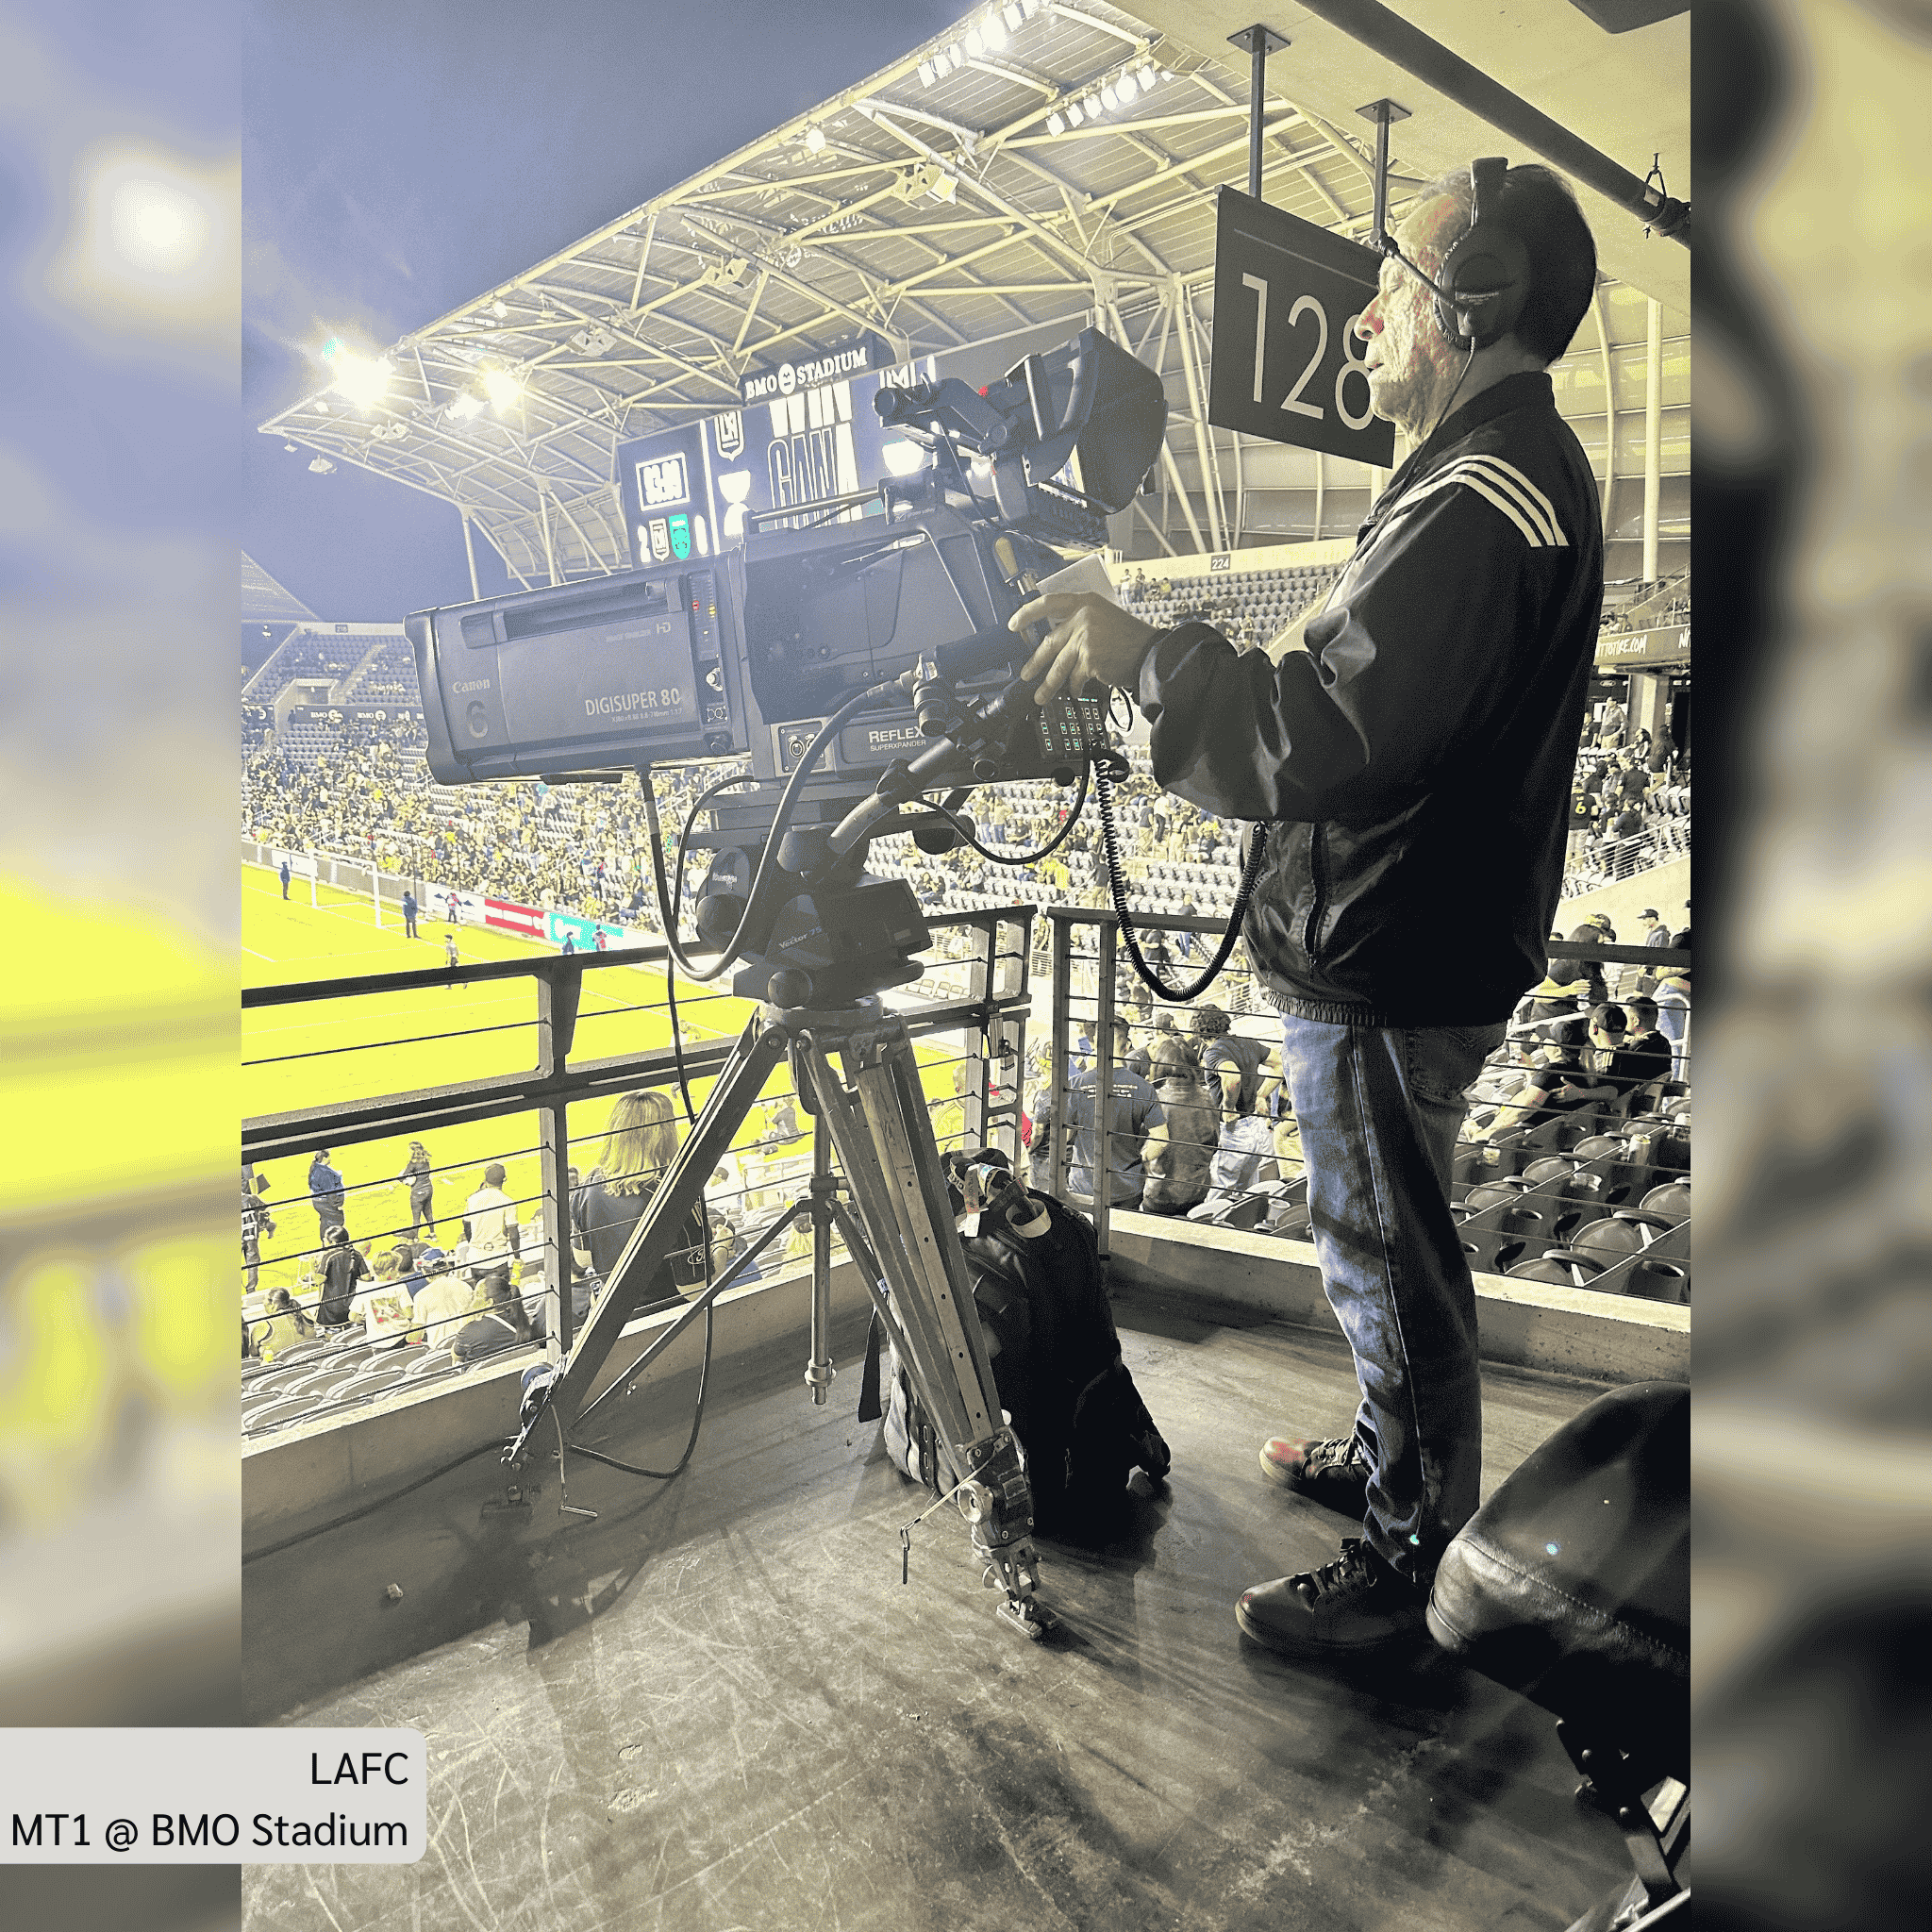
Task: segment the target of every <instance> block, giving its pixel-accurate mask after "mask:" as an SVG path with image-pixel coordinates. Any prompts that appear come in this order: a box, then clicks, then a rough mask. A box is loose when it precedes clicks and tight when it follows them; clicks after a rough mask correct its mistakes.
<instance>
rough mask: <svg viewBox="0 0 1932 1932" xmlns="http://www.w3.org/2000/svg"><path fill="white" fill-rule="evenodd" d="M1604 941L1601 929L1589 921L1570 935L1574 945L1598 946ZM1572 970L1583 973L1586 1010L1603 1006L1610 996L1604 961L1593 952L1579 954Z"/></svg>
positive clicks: (1573, 961) (1573, 962)
mask: <svg viewBox="0 0 1932 1932" xmlns="http://www.w3.org/2000/svg"><path fill="white" fill-rule="evenodd" d="M1603 942H1604V936H1603V933H1602V931H1601V929H1600V928H1599V927H1597V926H1596V925H1593V924H1590V923H1589V922H1587V921H1586V922H1585V924H1582V925H1579V926H1578V927H1577V928H1576V930H1575V931H1574V932H1573V933H1572V934H1571V935H1570V943H1571V944H1572V945H1573V946H1588V947H1596V946H1601V945H1602V944H1603ZM1570 970H1571V972H1572V974H1578V975H1581V977H1582V979H1583V1005H1584V1008H1585V1009H1586V1010H1588V1009H1589V1008H1593V1007H1600V1006H1602V1005H1603V1003H1604V1002H1605V1001H1606V1000H1607V999H1608V998H1609V996H1610V994H1609V988H1608V987H1607V985H1606V984H1605V981H1604V967H1603V961H1602V960H1601V959H1599V958H1595V957H1594V956H1593V954H1592V953H1590V952H1585V953H1580V954H1578V955H1577V956H1576V957H1575V958H1574V959H1573V960H1572V962H1571V969H1570Z"/></svg>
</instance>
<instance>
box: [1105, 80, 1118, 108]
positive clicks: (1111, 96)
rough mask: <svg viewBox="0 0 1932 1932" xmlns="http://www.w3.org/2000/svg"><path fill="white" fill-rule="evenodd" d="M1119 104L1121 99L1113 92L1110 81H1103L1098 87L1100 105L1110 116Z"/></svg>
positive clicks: (1112, 85)
mask: <svg viewBox="0 0 1932 1932" xmlns="http://www.w3.org/2000/svg"><path fill="white" fill-rule="evenodd" d="M1120 104H1121V97H1120V95H1119V93H1118V92H1115V89H1114V84H1113V82H1112V81H1110V80H1108V81H1103V82H1102V83H1101V87H1100V105H1101V106H1102V107H1103V108H1106V109H1107V111H1108V113H1109V114H1111V113H1112V112H1113V111H1114V109H1115V108H1118V107H1119V106H1120Z"/></svg>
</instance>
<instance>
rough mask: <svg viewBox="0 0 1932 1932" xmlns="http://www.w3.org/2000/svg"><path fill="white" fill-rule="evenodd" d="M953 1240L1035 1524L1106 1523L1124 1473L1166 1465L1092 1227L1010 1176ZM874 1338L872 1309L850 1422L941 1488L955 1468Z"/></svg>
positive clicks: (1087, 1526) (1073, 1531) (1059, 1530)
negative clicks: (975, 1221)
mask: <svg viewBox="0 0 1932 1932" xmlns="http://www.w3.org/2000/svg"><path fill="white" fill-rule="evenodd" d="M1015 1213H1017V1215H1018V1224H1017V1225H1016V1224H1015V1220H1014V1215H1015ZM962 1245H963V1247H964V1249H965V1252H966V1265H967V1270H968V1273H969V1275H970V1277H971V1279H972V1283H973V1298H974V1303H975V1304H976V1305H977V1307H978V1309H979V1324H980V1329H981V1332H982V1333H983V1334H984V1335H985V1337H986V1341H987V1346H988V1348H989V1350H990V1351H991V1355H992V1372H993V1380H994V1382H995V1383H996V1384H997V1385H998V1388H999V1396H1000V1406H1001V1407H1002V1408H1004V1409H1005V1410H1006V1412H1007V1414H1008V1417H1009V1418H1010V1419H1011V1423H1012V1427H1013V1431H1014V1433H1015V1434H1016V1435H1017V1436H1018V1437H1019V1439H1020V1442H1021V1446H1022V1447H1023V1449H1024V1451H1025V1456H1026V1473H1027V1477H1028V1480H1029V1482H1030V1484H1031V1486H1032V1491H1033V1510H1034V1520H1035V1524H1036V1527H1037V1528H1038V1529H1039V1531H1040V1532H1041V1534H1042V1535H1047V1536H1062V1537H1065V1536H1079V1535H1081V1534H1082V1533H1084V1532H1087V1531H1090V1530H1091V1531H1098V1530H1104V1529H1106V1528H1107V1527H1108V1525H1109V1524H1111V1522H1112V1521H1113V1520H1114V1519H1115V1518H1116V1517H1117V1516H1118V1514H1119V1511H1120V1508H1121V1506H1122V1504H1123V1503H1124V1499H1125V1492H1126V1483H1127V1478H1128V1476H1129V1475H1130V1474H1132V1473H1133V1471H1134V1470H1135V1469H1137V1468H1138V1469H1141V1470H1144V1471H1145V1472H1146V1473H1147V1474H1148V1475H1149V1477H1151V1478H1152V1479H1153V1480H1154V1481H1156V1482H1158V1481H1160V1480H1161V1479H1162V1478H1163V1477H1164V1476H1165V1475H1166V1474H1167V1472H1168V1470H1169V1468H1170V1467H1171V1466H1172V1463H1173V1457H1172V1456H1171V1455H1170V1454H1169V1451H1168V1447H1167V1444H1166V1443H1165V1442H1164V1441H1162V1440H1161V1437H1160V1432H1159V1430H1158V1429H1157V1428H1156V1427H1155V1425H1154V1418H1153V1417H1152V1416H1151V1415H1149V1414H1148V1412H1147V1406H1146V1404H1145V1403H1144V1402H1142V1401H1141V1391H1139V1390H1138V1389H1137V1388H1135V1386H1134V1378H1133V1376H1132V1374H1129V1372H1128V1370H1127V1367H1126V1364H1125V1363H1124V1361H1122V1359H1121V1344H1120V1337H1119V1335H1118V1334H1117V1332H1116V1331H1115V1328H1114V1322H1113V1306H1112V1304H1111V1302H1109V1300H1108V1293H1107V1282H1106V1277H1105V1274H1104V1271H1103V1268H1102V1264H1101V1259H1100V1249H1099V1243H1098V1242H1097V1241H1095V1239H1094V1234H1093V1229H1092V1228H1091V1226H1090V1225H1089V1224H1088V1223H1087V1221H1086V1220H1085V1219H1084V1218H1083V1217H1082V1216H1081V1215H1079V1214H1076V1213H1075V1212H1074V1210H1073V1209H1072V1208H1068V1207H1066V1206H1065V1205H1064V1204H1063V1203H1062V1202H1059V1201H1057V1200H1055V1199H1053V1197H1052V1196H1050V1195H1045V1194H1041V1193H1037V1192H1035V1193H1031V1194H1029V1193H1028V1192H1027V1191H1026V1190H1024V1189H1023V1188H1022V1187H1020V1186H1019V1184H1018V1183H1017V1182H1009V1183H1008V1185H1007V1186H1006V1187H1004V1188H1003V1189H1002V1190H1001V1191H999V1192H998V1193H996V1194H995V1195H994V1197H993V1201H992V1204H991V1205H990V1206H989V1207H988V1208H986V1209H985V1210H984V1211H982V1213H981V1214H980V1217H979V1225H978V1232H976V1233H974V1234H971V1235H968V1236H965V1237H963V1239H962ZM882 1341H883V1331H882V1327H881V1324H880V1323H879V1320H878V1318H877V1316H876V1315H874V1318H873V1325H872V1334H871V1335H870V1337H869V1338H868V1340H867V1344H866V1361H865V1377H864V1382H863V1385H862V1387H861V1389H860V1392H859V1399H858V1419H859V1420H860V1421H861V1422H870V1421H872V1420H874V1418H878V1419H880V1420H881V1421H882V1422H883V1424H884V1427H883V1430H882V1434H883V1436H884V1440H885V1444H886V1453H887V1454H888V1456H890V1457H891V1460H892V1463H893V1465H894V1466H895V1467H896V1468H897V1469H898V1470H899V1471H900V1472H901V1473H902V1474H907V1475H909V1476H912V1477H913V1478H914V1479H915V1480H917V1481H919V1482H922V1483H924V1484H925V1486H926V1487H927V1488H928V1489H930V1490H931V1491H933V1492H934V1493H935V1494H942V1493H944V1491H947V1490H949V1489H951V1488H952V1486H953V1484H954V1483H955V1482H956V1481H957V1480H958V1471H956V1470H955V1469H954V1468H953V1466H952V1462H951V1458H950V1457H949V1456H948V1454H947V1451H946V1449H945V1446H944V1445H943V1443H941V1441H940V1440H939V1438H938V1435H937V1432H936V1431H935V1429H934V1427H933V1424H932V1421H931V1418H930V1417H929V1416H928V1415H927V1414H926V1411H925V1407H924V1404H923V1403H922V1402H921V1401H920V1400H919V1396H918V1393H917V1391H915V1390H914V1389H913V1386H912V1381H911V1377H910V1376H909V1375H908V1374H907V1373H906V1368H905V1365H904V1363H902V1362H901V1361H900V1360H899V1359H898V1357H897V1353H896V1351H894V1350H893V1349H892V1348H891V1346H889V1345H888V1346H884V1347H883V1348H882V1346H881V1344H882ZM882 1357H883V1361H884V1365H885V1371H886V1373H885V1378H884V1384H883V1388H882V1385H881V1375H880V1364H881V1359H882ZM882 1398H883V1399H882Z"/></svg>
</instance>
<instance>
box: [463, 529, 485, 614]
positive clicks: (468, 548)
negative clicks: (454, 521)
mask: <svg viewBox="0 0 1932 1932" xmlns="http://www.w3.org/2000/svg"><path fill="white" fill-rule="evenodd" d="M457 515H458V516H459V517H460V518H461V519H462V520H463V555H464V556H465V557H467V558H469V559H470V601H471V602H472V603H473V604H480V603H481V602H482V601H483V591H482V588H481V586H480V585H479V584H478V583H477V581H476V540H475V537H474V536H472V535H471V534H470V512H469V511H468V510H466V509H463V508H460V507H459V508H458V510H457Z"/></svg>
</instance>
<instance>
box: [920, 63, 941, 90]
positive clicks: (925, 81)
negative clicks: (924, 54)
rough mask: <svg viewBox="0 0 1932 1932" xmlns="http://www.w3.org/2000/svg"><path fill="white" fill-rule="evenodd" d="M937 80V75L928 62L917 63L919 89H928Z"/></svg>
mask: <svg viewBox="0 0 1932 1932" xmlns="http://www.w3.org/2000/svg"><path fill="white" fill-rule="evenodd" d="M938 78H939V75H938V73H937V72H936V71H935V69H934V67H933V64H932V62H931V61H930V60H922V61H921V62H920V63H919V84H920V86H921V87H930V86H931V85H932V84H933V82H934V81H936V80H937V79H938Z"/></svg>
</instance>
